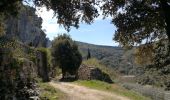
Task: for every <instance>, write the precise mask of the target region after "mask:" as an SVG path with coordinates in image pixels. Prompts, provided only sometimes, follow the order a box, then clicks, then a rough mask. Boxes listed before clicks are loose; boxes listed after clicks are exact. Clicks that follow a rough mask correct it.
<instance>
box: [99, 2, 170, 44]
mask: <svg viewBox="0 0 170 100" xmlns="http://www.w3.org/2000/svg"><path fill="white" fill-rule="evenodd" d="M104 2H105V3H104V4H103V6H102V7H101V8H102V10H103V14H104V15H105V16H108V15H111V16H112V17H113V19H112V23H113V24H114V25H115V26H116V27H117V30H116V31H115V37H114V40H116V41H118V42H119V43H120V44H121V45H122V46H133V45H136V44H141V43H142V42H145V43H150V42H153V41H156V40H158V39H162V38H166V36H165V35H167V36H168V38H169V40H170V31H169V30H170V27H169V25H170V17H168V16H170V5H169V3H170V1H168V0H104ZM143 40H144V41H143Z"/></svg>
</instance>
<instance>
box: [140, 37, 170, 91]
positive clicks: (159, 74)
mask: <svg viewBox="0 0 170 100" xmlns="http://www.w3.org/2000/svg"><path fill="white" fill-rule="evenodd" d="M151 46H152V48H153V50H152V62H150V63H148V64H147V65H145V66H143V69H144V73H143V74H142V75H141V76H139V80H138V81H139V82H140V83H141V84H150V85H156V86H161V87H164V88H165V89H167V90H170V63H169V62H170V52H168V40H165V41H158V42H156V43H153V44H152V45H151ZM146 56H148V55H146ZM144 58H147V57H144ZM147 60H148V59H147Z"/></svg>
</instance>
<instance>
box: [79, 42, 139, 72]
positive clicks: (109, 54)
mask: <svg viewBox="0 0 170 100" xmlns="http://www.w3.org/2000/svg"><path fill="white" fill-rule="evenodd" d="M77 44H78V46H79V50H80V52H81V53H82V55H83V58H84V59H86V57H87V52H88V48H89V49H90V53H91V56H92V57H94V58H97V59H98V60H100V61H101V62H102V63H103V64H104V65H106V66H108V67H112V68H114V69H115V71H118V72H120V73H122V74H126V75H128V74H136V73H138V72H137V70H136V68H137V65H136V64H135V63H134V49H131V50H128V51H125V50H124V49H123V48H121V47H116V46H115V47H114V46H113V47H112V46H102V45H94V44H88V43H83V42H77Z"/></svg>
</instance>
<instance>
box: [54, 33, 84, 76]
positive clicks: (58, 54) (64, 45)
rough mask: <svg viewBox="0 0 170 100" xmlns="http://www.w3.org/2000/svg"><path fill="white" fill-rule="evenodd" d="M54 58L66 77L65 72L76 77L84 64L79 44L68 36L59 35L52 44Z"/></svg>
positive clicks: (55, 63)
mask: <svg viewBox="0 0 170 100" xmlns="http://www.w3.org/2000/svg"><path fill="white" fill-rule="evenodd" d="M52 56H53V61H54V65H55V66H59V67H60V68H62V72H63V75H64V76H65V72H69V73H70V74H73V75H75V74H76V73H77V72H76V71H77V70H78V68H79V66H80V64H81V62H82V56H81V54H80V52H79V51H78V46H77V44H76V43H75V42H74V41H73V40H72V39H71V38H70V36H69V35H66V34H63V35H59V36H58V37H57V38H55V39H54V41H53V42H52Z"/></svg>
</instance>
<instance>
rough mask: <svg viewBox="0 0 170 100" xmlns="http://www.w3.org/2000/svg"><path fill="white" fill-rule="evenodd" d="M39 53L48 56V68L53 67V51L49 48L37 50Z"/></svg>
mask: <svg viewBox="0 0 170 100" xmlns="http://www.w3.org/2000/svg"><path fill="white" fill-rule="evenodd" d="M37 50H38V51H40V52H43V53H44V54H45V55H46V56H47V59H46V60H47V62H48V67H52V57H51V51H50V49H49V48H43V47H41V48H37Z"/></svg>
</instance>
